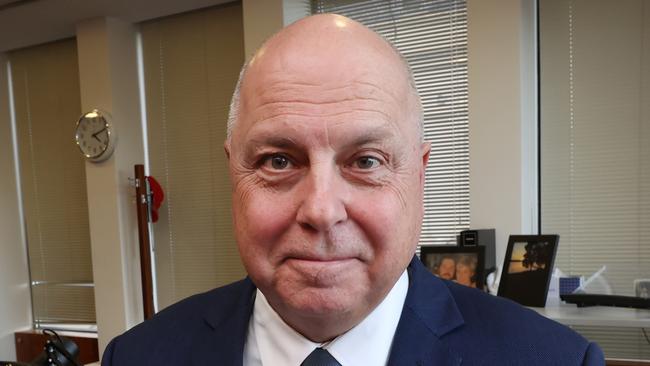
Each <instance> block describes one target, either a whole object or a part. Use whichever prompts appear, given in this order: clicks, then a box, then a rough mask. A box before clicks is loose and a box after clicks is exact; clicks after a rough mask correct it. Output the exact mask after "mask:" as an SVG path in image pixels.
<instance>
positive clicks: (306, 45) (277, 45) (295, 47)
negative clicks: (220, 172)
mask: <svg viewBox="0 0 650 366" xmlns="http://www.w3.org/2000/svg"><path fill="white" fill-rule="evenodd" d="M278 71H284V72H286V71H290V72H291V73H292V74H295V76H296V78H300V77H303V76H304V75H309V76H310V79H311V80H310V81H309V82H312V83H315V84H317V83H320V84H328V83H331V82H332V81H334V80H338V81H340V80H342V79H343V80H344V79H345V78H349V79H351V80H354V79H355V77H356V78H357V79H358V77H359V76H370V74H376V75H377V76H380V77H382V78H392V79H394V80H392V81H393V83H394V84H395V85H397V86H398V87H397V88H395V90H391V91H389V92H391V93H402V95H401V97H402V98H403V99H404V101H405V102H406V103H405V105H404V107H405V109H406V110H405V112H406V114H407V115H408V117H407V118H408V119H409V122H410V123H412V124H413V126H414V127H415V128H416V131H417V133H418V136H419V140H420V141H421V140H422V138H423V131H422V119H423V117H422V107H421V104H420V99H419V96H418V94H417V90H416V88H415V82H414V80H413V76H412V73H411V70H410V68H409V66H408V63H407V62H406V60H405V59H404V58H403V57H402V55H401V54H400V53H399V51H398V50H397V49H396V48H395V47H394V46H393V45H392V44H390V43H389V42H388V41H386V40H385V39H384V38H382V37H381V36H379V35H378V34H377V33H375V32H373V31H372V30H370V29H368V28H367V27H365V26H363V25H362V24H360V23H358V22H356V21H354V20H352V19H349V18H346V17H344V16H341V15H335V14H319V15H313V16H310V17H306V18H303V19H301V20H299V21H297V22H295V23H293V24H291V25H290V26H288V27H286V28H284V29H282V30H281V31H279V32H278V33H276V34H275V35H273V36H272V37H271V38H270V39H268V40H267V41H266V42H265V43H264V44H263V45H262V46H261V47H260V48H259V49H258V50H257V52H256V53H255V54H254V55H253V57H252V58H251V59H250V60H249V61H248V62H247V63H246V64H244V66H243V67H242V70H241V72H240V74H239V79H238V81H237V85H236V88H235V91H234V93H233V97H232V100H231V104H230V111H229V115H228V127H227V140H228V141H230V138H231V136H232V134H233V131H234V129H235V127H236V125H237V122H238V120H239V119H240V115H241V110H242V107H243V106H245V105H246V96H245V94H246V93H244V92H243V91H244V90H246V89H247V86H248V85H247V84H249V83H248V82H247V80H248V79H255V80H256V84H263V82H264V79H272V78H273V73H274V72H278ZM355 73H357V74H356V75H355ZM285 77H286V75H285ZM248 89H249V91H250V88H248Z"/></svg>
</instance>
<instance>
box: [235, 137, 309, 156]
mask: <svg viewBox="0 0 650 366" xmlns="http://www.w3.org/2000/svg"><path fill="white" fill-rule="evenodd" d="M246 145H247V146H246V149H245V152H246V154H247V155H251V154H254V153H255V151H256V150H258V149H260V148H261V147H263V146H270V147H275V148H278V149H291V148H295V147H296V146H298V144H297V143H296V141H295V140H294V139H292V138H289V137H286V136H264V137H263V138H253V139H251V140H249V141H248V142H247V143H246Z"/></svg>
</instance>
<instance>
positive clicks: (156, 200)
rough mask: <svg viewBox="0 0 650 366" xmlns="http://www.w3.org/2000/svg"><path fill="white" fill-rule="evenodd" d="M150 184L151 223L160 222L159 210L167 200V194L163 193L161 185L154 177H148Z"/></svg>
mask: <svg viewBox="0 0 650 366" xmlns="http://www.w3.org/2000/svg"><path fill="white" fill-rule="evenodd" d="M146 179H147V183H149V190H150V191H151V222H157V221H158V209H159V208H160V205H162V203H163V201H164V200H165V192H163V189H162V187H161V186H160V183H158V181H157V180H156V179H155V178H154V177H146Z"/></svg>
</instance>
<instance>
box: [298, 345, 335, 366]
mask: <svg viewBox="0 0 650 366" xmlns="http://www.w3.org/2000/svg"><path fill="white" fill-rule="evenodd" d="M300 366H341V364H340V363H339V362H338V361H337V360H336V358H334V357H333V356H332V355H330V353H329V352H327V350H325V349H322V348H320V347H319V348H316V349H315V350H314V351H313V352H312V353H310V354H309V356H307V358H305V360H304V361H302V363H301V364H300Z"/></svg>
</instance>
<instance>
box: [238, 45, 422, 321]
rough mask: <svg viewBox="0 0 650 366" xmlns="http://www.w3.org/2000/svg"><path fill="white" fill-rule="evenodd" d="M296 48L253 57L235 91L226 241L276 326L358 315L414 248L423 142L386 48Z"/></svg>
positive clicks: (391, 279)
mask: <svg viewBox="0 0 650 366" xmlns="http://www.w3.org/2000/svg"><path fill="white" fill-rule="evenodd" d="M297 48H298V49H296V50H293V49H292V48H291V47H289V48H288V49H283V48H282V46H276V48H275V50H276V52H275V54H273V51H270V52H264V54H263V56H259V57H258V58H257V59H255V61H254V64H253V65H252V66H251V67H250V68H249V70H248V73H247V76H246V79H245V80H244V83H243V86H242V109H241V111H240V115H239V121H238V125H237V127H236V128H235V131H234V132H233V137H232V140H231V142H230V144H229V145H227V146H229V151H230V168H231V175H232V181H233V189H234V193H233V212H234V221H235V230H236V237H237V242H238V245H239V250H240V254H241V257H242V260H243V262H244V265H245V267H246V269H247V271H248V273H249V275H250V277H251V278H252V280H253V282H254V283H255V284H256V285H257V286H258V287H259V288H260V290H261V291H262V292H263V293H264V294H265V296H266V297H267V299H268V300H269V302H270V303H271V305H272V306H273V307H274V309H275V310H276V311H277V312H278V313H279V314H280V315H281V316H282V317H283V318H284V319H285V321H288V322H289V323H290V324H292V323H294V324H293V325H295V323H299V322H300V321H303V320H305V319H338V318H340V319H348V318H355V317H356V318H359V317H361V318H362V317H365V315H367V313H368V312H369V311H370V310H372V309H373V308H374V307H375V306H376V305H377V304H378V302H379V301H381V299H383V297H384V296H385V295H386V293H387V292H388V291H389V290H390V288H391V287H392V286H393V284H394V283H395V281H396V279H397V278H398V277H399V275H400V274H401V273H402V271H403V270H404V268H405V267H406V266H407V265H408V262H409V261H410V259H411V258H412V256H413V254H414V251H415V246H416V244H417V241H418V236H419V231H420V221H421V218H422V186H423V179H424V165H425V164H426V158H427V156H428V155H427V152H428V147H427V146H426V145H423V144H421V143H420V142H419V136H418V132H417V131H418V130H417V127H416V125H415V121H414V120H413V118H412V116H411V113H408V108H409V107H408V106H410V105H412V103H411V102H410V101H409V100H408V98H409V96H408V90H409V89H408V86H407V84H406V80H405V79H404V77H403V74H404V73H403V71H400V69H399V66H398V64H397V65H396V60H395V56H394V55H392V59H391V58H388V56H384V57H381V56H382V55H381V54H378V53H377V52H367V54H363V52H364V51H363V50H357V57H356V58H360V59H359V60H357V59H355V57H351V58H350V59H348V60H347V61H348V62H346V63H341V62H340V56H339V55H336V54H333V53H332V52H330V51H329V50H327V49H321V51H322V52H320V53H319V54H316V55H313V56H312V57H310V56H305V53H304V52H302V51H304V49H303V48H302V47H297ZM321 48H323V47H321ZM308 53H309V52H307V54H308ZM300 57H302V59H301V58H300ZM385 58H388V60H386V59H385ZM361 59H363V60H364V62H360V61H361ZM368 62H370V65H373V66H372V67H367V66H365V65H368ZM391 74H392V75H393V76H391ZM387 75H388V76H387ZM288 318H290V319H288ZM299 331H300V329H299Z"/></svg>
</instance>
